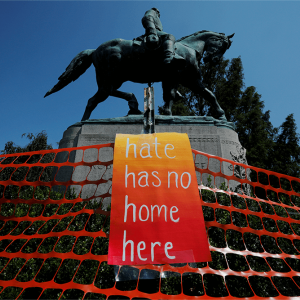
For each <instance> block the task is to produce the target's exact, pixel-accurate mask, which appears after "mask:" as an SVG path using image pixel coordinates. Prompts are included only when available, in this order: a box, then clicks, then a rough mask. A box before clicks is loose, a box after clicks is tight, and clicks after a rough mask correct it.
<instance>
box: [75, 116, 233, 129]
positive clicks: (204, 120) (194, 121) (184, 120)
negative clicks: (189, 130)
mask: <svg viewBox="0 0 300 300" xmlns="http://www.w3.org/2000/svg"><path fill="white" fill-rule="evenodd" d="M143 123H144V116H143V115H129V116H126V117H118V118H107V119H91V120H86V121H81V122H77V123H75V124H73V125H71V126H70V127H72V126H81V125H92V124H95V125H96V124H110V125H121V124H128V125H129V124H130V125H132V124H143ZM155 125H194V126H216V127H225V128H229V129H232V130H235V125H234V123H233V122H227V121H224V120H217V119H215V118H213V117H210V116H200V117H196V116H184V117H182V116H161V115H156V116H155ZM70 127H69V128H70Z"/></svg>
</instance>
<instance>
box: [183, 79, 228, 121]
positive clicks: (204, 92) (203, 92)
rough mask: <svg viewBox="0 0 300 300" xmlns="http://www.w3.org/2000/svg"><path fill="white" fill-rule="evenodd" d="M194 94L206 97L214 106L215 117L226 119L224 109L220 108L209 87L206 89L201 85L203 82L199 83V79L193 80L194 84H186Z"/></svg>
mask: <svg viewBox="0 0 300 300" xmlns="http://www.w3.org/2000/svg"><path fill="white" fill-rule="evenodd" d="M188 87H189V88H190V89H191V90H192V91H193V92H194V93H195V94H198V95H200V96H201V97H203V98H204V99H206V100H207V101H209V102H210V104H211V105H212V106H213V107H214V109H215V110H216V113H217V115H216V117H217V118H218V119H219V120H224V121H227V119H226V116H225V112H224V110H223V109H222V108H221V106H220V104H219V102H218V101H217V98H216V96H215V95H214V94H213V92H211V91H210V90H209V89H207V88H206V87H204V86H203V84H202V83H201V80H200V79H198V80H197V81H196V82H194V84H191V85H189V86H188Z"/></svg>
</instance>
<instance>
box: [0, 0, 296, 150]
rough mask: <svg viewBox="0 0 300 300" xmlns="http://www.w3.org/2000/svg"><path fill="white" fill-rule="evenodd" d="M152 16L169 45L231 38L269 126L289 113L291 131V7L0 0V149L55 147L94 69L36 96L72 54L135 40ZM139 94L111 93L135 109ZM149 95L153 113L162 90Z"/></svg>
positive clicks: (114, 113) (88, 91)
mask: <svg viewBox="0 0 300 300" xmlns="http://www.w3.org/2000/svg"><path fill="white" fill-rule="evenodd" d="M151 7H157V8H159V10H160V12H161V21H162V24H163V26H164V31H166V32H169V33H172V34H173V35H175V37H176V38H180V37H182V36H185V35H188V34H191V33H194V32H196V31H199V30H203V29H207V30H212V31H216V32H224V33H225V34H227V35H229V34H232V33H234V32H235V36H234V38H233V44H232V46H231V48H230V49H229V50H228V51H227V52H226V53H225V58H227V59H231V58H235V57H238V56H241V58H242V62H243V67H244V75H245V84H246V86H251V85H253V86H255V87H256V88H257V92H258V93H259V94H261V95H262V100H263V101H264V102H265V110H271V121H272V123H273V125H274V126H280V125H281V124H282V122H283V121H284V120H285V118H286V116H287V115H288V114H290V113H294V117H295V119H296V122H297V124H298V126H299V124H300V109H299V108H300V105H299V88H298V87H299V70H300V58H299V49H300V33H299V31H300V29H299V28H300V26H299V25H300V18H299V12H300V2H299V1H291V2H288V1H89V2H85V1H49V2H44V1H28V2H26V1H20V2H14V1H0V28H1V31H0V37H1V44H0V86H1V88H0V103H1V106H0V107H1V122H0V124H1V125H0V126H1V127H0V130H1V131H0V150H1V149H3V148H4V145H5V143H6V142H7V141H13V142H15V143H16V144H17V145H20V146H24V145H25V144H26V143H27V142H28V141H27V140H26V139H25V138H23V139H22V138H21V135H22V134H23V133H29V132H32V133H38V132H40V131H42V130H45V131H46V132H47V134H48V137H49V142H50V143H52V145H53V146H54V147H55V148H57V144H56V142H59V140H60V139H61V138H62V135H63V132H64V131H65V130H66V129H67V127H68V126H70V125H72V124H74V123H76V122H78V121H80V120H81V118H82V115H83V112H84V109H85V106H86V103H87V100H88V99H89V98H90V97H91V96H93V95H94V94H95V92H96V91H97V85H96V80H95V70H94V67H93V66H92V67H90V69H88V71H87V72H86V73H85V74H84V75H82V76H81V77H80V78H79V79H78V80H77V81H75V82H73V83H71V84H70V85H68V86H67V87H65V88H64V89H63V90H61V91H59V92H57V93H55V94H53V95H50V96H49V97H47V98H45V99H44V98H43V96H44V94H45V93H46V92H47V91H48V90H49V89H50V88H51V87H52V86H53V85H54V84H56V82H57V78H58V76H59V75H61V73H62V72H63V71H64V70H65V68H66V67H67V66H68V64H69V63H70V61H71V60H72V59H73V58H74V56H75V55H76V54H77V53H79V52H81V51H82V50H85V49H95V48H97V47H98V46H99V45H100V44H102V43H103V42H105V41H107V40H110V39H114V38H123V39H132V38H134V37H137V36H139V35H141V34H143V33H144V29H143V26H142V24H141V18H142V17H143V15H144V13H145V11H146V10H148V9H149V8H151ZM144 87H145V86H144V85H141V84H134V83H125V84H124V85H123V86H122V87H121V89H120V90H122V91H127V92H133V93H134V94H135V95H136V97H137V99H138V100H139V104H140V108H142V105H143V89H144ZM154 88H155V100H156V109H157V106H158V105H162V90H161V84H160V83H157V84H155V85H154ZM127 111H128V105H127V102H126V101H124V100H122V99H118V98H114V97H110V98H108V99H107V100H106V101H105V102H103V103H101V104H99V105H98V107H97V108H96V109H95V110H94V112H93V113H92V116H91V118H92V119H101V118H108V117H120V116H125V115H126V114H127ZM298 132H299V130H298Z"/></svg>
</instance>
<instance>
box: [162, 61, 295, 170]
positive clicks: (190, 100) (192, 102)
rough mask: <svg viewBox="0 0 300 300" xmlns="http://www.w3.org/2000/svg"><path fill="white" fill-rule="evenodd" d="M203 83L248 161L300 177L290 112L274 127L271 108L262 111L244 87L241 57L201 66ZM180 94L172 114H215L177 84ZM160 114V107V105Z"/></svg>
mask: <svg viewBox="0 0 300 300" xmlns="http://www.w3.org/2000/svg"><path fill="white" fill-rule="evenodd" d="M200 68H201V74H202V82H203V84H204V86H205V87H207V88H208V89H210V90H211V91H212V92H213V93H214V94H215V95H216V97H217V99H218V102H219V104H220V105H221V107H222V108H223V109H224V110H225V113H226V117H227V120H228V121H230V122H233V123H234V124H235V126H236V132H237V133H238V135H239V140H240V142H241V144H242V145H243V147H245V148H246V149H247V161H248V164H249V165H253V166H256V167H259V168H263V169H269V170H273V171H276V172H280V173H284V174H288V175H292V176H300V170H299V168H300V164H299V163H300V161H299V157H300V148H299V138H298V135H297V133H296V124H295V120H294V119H293V116H292V115H289V116H288V117H287V119H286V121H285V122H284V123H283V124H282V125H281V126H280V127H279V128H275V127H274V126H273V125H272V123H271V121H270V111H269V110H267V111H264V109H265V105H264V101H263V100H262V99H261V95H260V94H258V92H257V91H256V88H255V87H254V86H249V87H245V84H244V73H243V65H242V60H241V57H238V58H233V59H231V60H228V59H222V60H221V61H220V63H219V64H217V65H211V63H209V62H208V63H206V64H202V65H201V66H200ZM178 91H179V92H180V94H181V95H182V97H181V98H179V97H178V99H176V101H175V103H174V105H173V108H172V113H173V115H180V116H205V115H214V111H213V108H212V107H211V106H210V105H209V103H207V102H206V101H205V99H203V98H202V97H200V96H199V95H196V94H194V93H193V92H192V91H190V90H189V89H187V88H186V87H183V86H181V85H180V86H179V88H178ZM159 113H161V114H163V107H159Z"/></svg>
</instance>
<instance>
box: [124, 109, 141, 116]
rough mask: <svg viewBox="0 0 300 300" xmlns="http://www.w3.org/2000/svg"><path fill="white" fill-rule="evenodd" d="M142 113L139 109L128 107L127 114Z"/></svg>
mask: <svg viewBox="0 0 300 300" xmlns="http://www.w3.org/2000/svg"><path fill="white" fill-rule="evenodd" d="M142 114H143V113H142V112H141V111H140V110H139V109H130V110H129V112H128V114H127V116H129V115H142Z"/></svg>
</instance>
